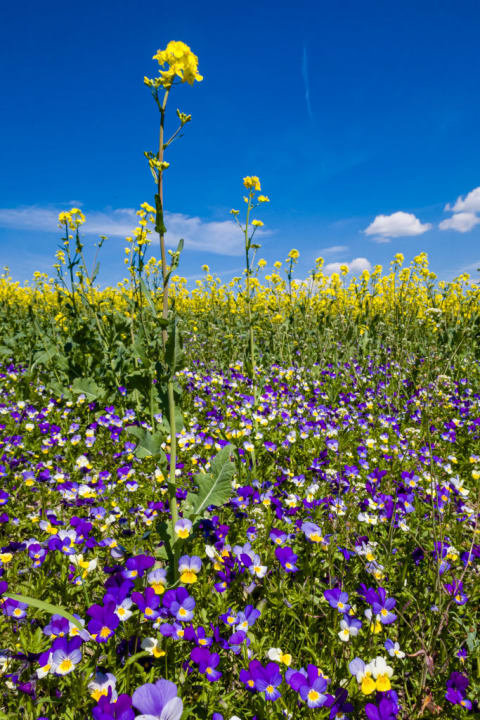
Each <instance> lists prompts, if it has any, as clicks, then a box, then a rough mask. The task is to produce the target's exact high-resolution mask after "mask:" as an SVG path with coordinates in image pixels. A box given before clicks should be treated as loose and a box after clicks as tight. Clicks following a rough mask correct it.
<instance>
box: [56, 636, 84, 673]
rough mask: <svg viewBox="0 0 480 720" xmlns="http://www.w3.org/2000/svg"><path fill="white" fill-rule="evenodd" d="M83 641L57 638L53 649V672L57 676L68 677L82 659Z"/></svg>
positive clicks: (77, 638)
mask: <svg viewBox="0 0 480 720" xmlns="http://www.w3.org/2000/svg"><path fill="white" fill-rule="evenodd" d="M81 646H82V640H81V638H79V637H76V638H73V639H72V640H66V639H65V638H57V639H56V640H54V642H53V645H52V647H51V657H52V659H51V666H52V667H51V671H52V672H54V673H55V674H56V675H68V674H69V673H70V672H72V670H73V669H74V668H75V665H78V663H79V662H80V661H81V659H82V651H81V650H80V648H81Z"/></svg>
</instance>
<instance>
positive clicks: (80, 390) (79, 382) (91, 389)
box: [72, 378, 102, 402]
mask: <svg viewBox="0 0 480 720" xmlns="http://www.w3.org/2000/svg"><path fill="white" fill-rule="evenodd" d="M72 391H73V392H74V393H77V394H78V395H85V396H86V398H87V400H88V401H89V402H92V401H93V400H96V399H97V398H98V397H100V395H101V394H102V389H101V388H99V386H98V385H97V383H96V382H95V380H93V378H75V380H74V381H73V383H72Z"/></svg>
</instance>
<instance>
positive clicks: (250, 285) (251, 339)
mask: <svg viewBox="0 0 480 720" xmlns="http://www.w3.org/2000/svg"><path fill="white" fill-rule="evenodd" d="M243 186H244V188H245V189H246V190H248V195H247V196H244V197H243V200H244V202H245V203H246V205H247V211H246V215H245V225H244V226H242V224H241V222H240V220H239V219H238V216H239V214H240V211H239V210H230V213H231V214H232V215H233V217H234V218H235V221H236V223H237V225H238V226H239V228H240V230H241V231H242V234H243V236H244V240H245V304H246V308H247V319H248V360H247V363H246V367H247V371H248V374H249V376H250V378H251V380H252V388H253V396H254V399H255V408H254V413H253V417H254V427H255V434H256V433H257V431H258V427H257V421H256V420H255V417H256V414H255V413H256V406H257V396H258V391H257V383H256V377H255V364H256V358H255V355H256V352H255V328H254V325H255V322H254V317H253V313H252V304H253V295H254V286H255V283H256V278H254V277H253V274H254V270H253V266H254V262H255V255H256V253H257V250H258V249H259V248H260V245H259V244H258V243H254V242H253V237H254V235H255V233H256V231H257V230H258V229H259V228H261V227H263V222H262V220H258V219H255V220H250V218H251V214H252V212H253V210H255V208H256V207H258V205H261V204H262V203H266V202H270V199H269V198H268V197H267V196H266V195H257V196H256V193H257V192H258V193H260V192H261V190H262V187H261V184H260V180H259V178H258V177H257V176H256V175H247V177H245V178H243ZM251 452H252V464H253V467H254V468H255V465H256V461H255V448H254V444H252V445H251Z"/></svg>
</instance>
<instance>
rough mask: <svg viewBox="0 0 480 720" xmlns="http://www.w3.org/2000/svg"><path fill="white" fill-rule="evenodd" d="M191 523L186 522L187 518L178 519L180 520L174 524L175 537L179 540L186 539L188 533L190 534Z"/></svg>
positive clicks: (189, 521)
mask: <svg viewBox="0 0 480 720" xmlns="http://www.w3.org/2000/svg"><path fill="white" fill-rule="evenodd" d="M192 527H193V525H192V521H191V520H188V519H187V518H180V520H177V522H176V523H175V527H174V530H175V534H176V535H177V537H179V538H181V539H182V540H185V538H188V536H189V535H190V533H191V532H192Z"/></svg>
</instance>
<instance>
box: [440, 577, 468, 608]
mask: <svg viewBox="0 0 480 720" xmlns="http://www.w3.org/2000/svg"><path fill="white" fill-rule="evenodd" d="M444 587H445V590H446V592H447V593H448V594H449V595H452V596H453V600H454V602H455V604H456V605H465V603H466V602H468V597H467V595H466V594H465V592H464V590H463V583H462V582H461V581H457V580H454V581H453V583H446V585H444Z"/></svg>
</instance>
